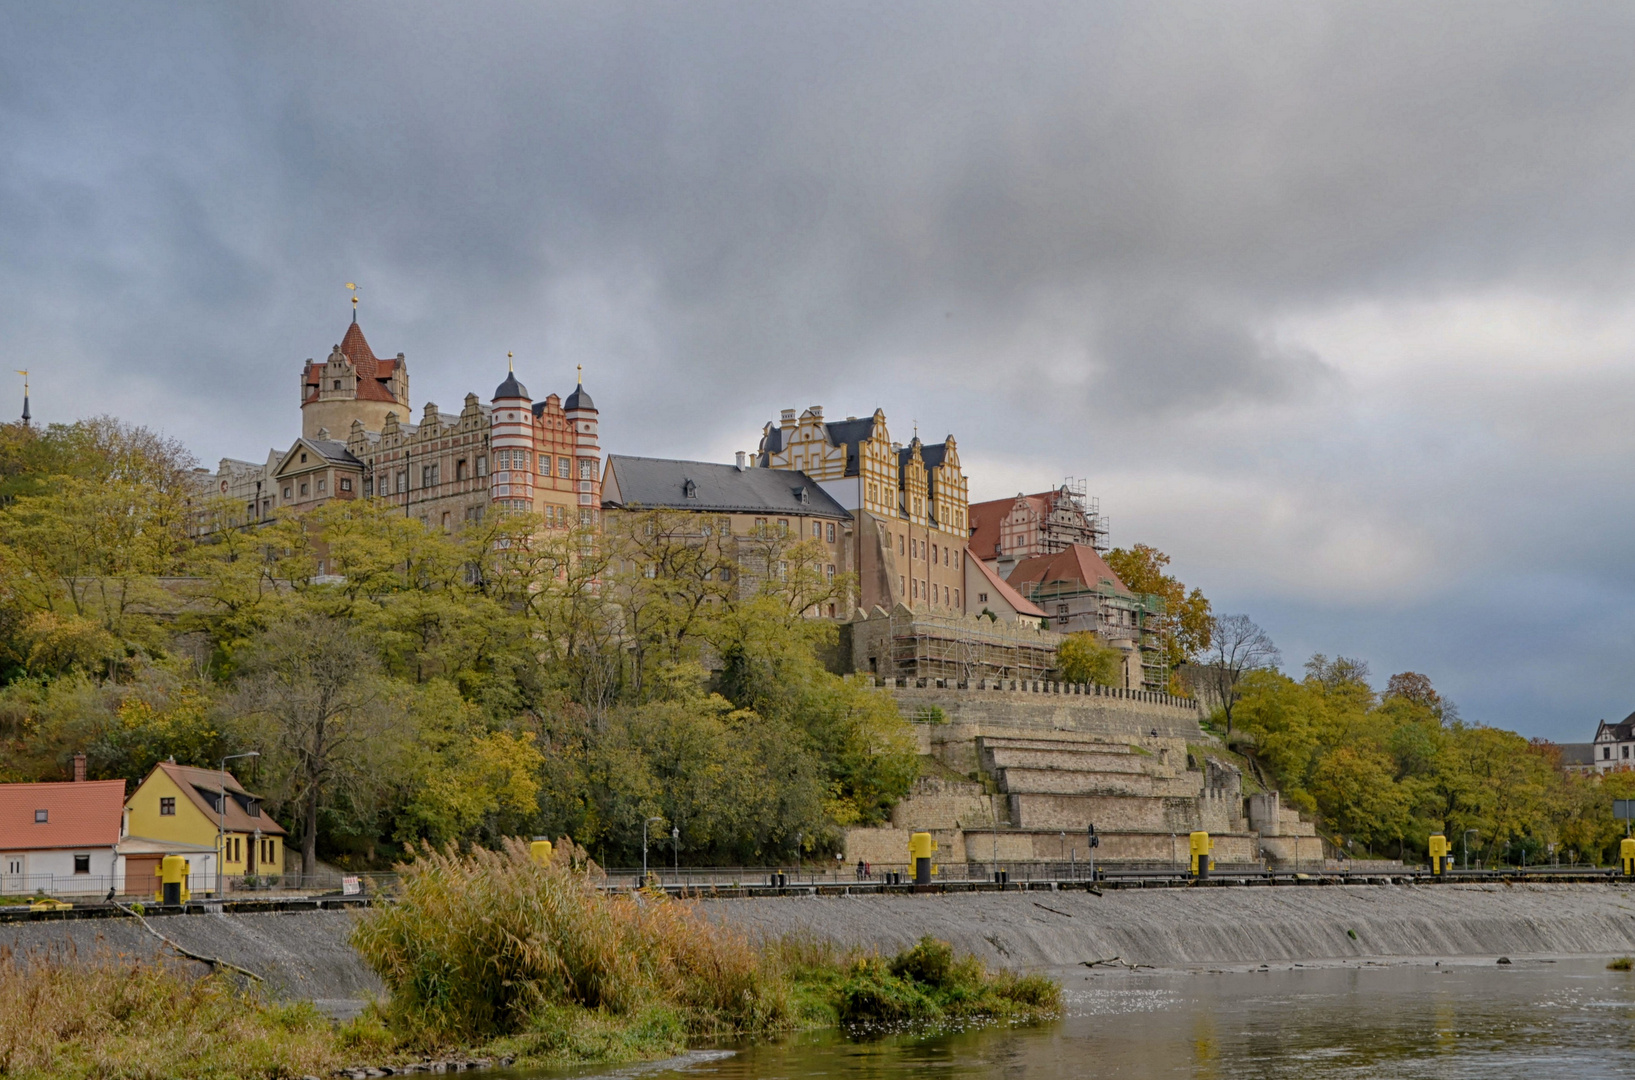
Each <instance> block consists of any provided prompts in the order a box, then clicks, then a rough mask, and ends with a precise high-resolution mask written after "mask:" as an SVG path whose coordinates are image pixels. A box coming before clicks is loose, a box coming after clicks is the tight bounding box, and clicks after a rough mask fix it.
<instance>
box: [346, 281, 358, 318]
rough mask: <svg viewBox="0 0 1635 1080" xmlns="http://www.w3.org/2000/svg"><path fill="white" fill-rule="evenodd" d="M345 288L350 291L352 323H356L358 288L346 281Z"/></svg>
mask: <svg viewBox="0 0 1635 1080" xmlns="http://www.w3.org/2000/svg"><path fill="white" fill-rule="evenodd" d="M346 287H347V288H348V289H351V290H352V321H353V322H357V321H358V287H357V286H356V285H354V284H353V283H352V282H350V281H348V282H347V283H346Z"/></svg>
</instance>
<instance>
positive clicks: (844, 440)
mask: <svg viewBox="0 0 1635 1080" xmlns="http://www.w3.org/2000/svg"><path fill="white" fill-rule="evenodd" d="M754 463H755V465H756V466H757V467H759V468H766V469H785V470H799V471H801V472H804V473H806V474H807V475H808V476H810V477H811V478H812V479H814V480H816V481H817V482H818V484H819V485H820V486H822V488H823V489H824V490H825V491H827V492H828V493H829V494H830V495H831V496H833V497H834V499H835V501H836V502H838V503H839V504H840V505H841V506H843V507H845V508H846V509H847V510H849V511H851V513H852V516H853V519H854V521H855V522H856V535H857V547H856V551H855V563H854V565H853V566H852V567H851V568H850V569H852V570H853V571H854V572H855V573H856V574H857V577H858V589H859V593H860V597H859V600H860V604H861V606H862V608H863V609H864V610H865V611H869V610H872V609H874V608H876V607H879V608H883V609H885V610H887V611H889V610H891V609H893V608H895V607H896V606H897V605H899V604H901V605H903V606H904V607H905V608H907V609H908V610H910V611H926V612H933V613H941V614H959V613H963V612H964V611H965V610H966V609H967V605H966V588H965V567H964V563H965V548H966V540H967V535H966V527H967V505H966V500H967V485H966V479H965V474H964V473H963V472H962V471H961V469H960V464H959V449H958V447H957V446H956V445H955V443H954V437H953V436H952V435H950V436H948V437H947V438H946V439H944V440H943V441H942V442H940V443H932V444H926V443H922V442H921V441H920V439H919V436H917V435H916V436H915V437H914V438H912V439H911V440H910V441H909V443H908V444H907V445H906V446H905V445H903V444H901V443H895V442H893V441H892V440H891V433H890V431H889V430H888V429H887V426H886V415H885V413H884V412H883V411H881V410H879V409H876V410H875V411H874V415H873V416H869V417H863V418H858V417H855V416H849V417H847V418H846V419H845V420H839V421H835V422H832V423H831V422H829V421H826V420H825V419H824V418H823V408H822V407H821V406H818V405H813V406H811V407H810V408H808V409H806V410H805V411H804V412H802V413H800V414H799V415H798V416H797V415H796V412H795V410H794V409H785V410H784V411H783V413H782V415H781V417H780V419H779V422H778V423H777V424H776V425H774V424H771V423H768V424H767V425H766V426H765V428H763V430H762V432H761V441H760V445H759V447H758V448H757V449H756V452H755V456H754Z"/></svg>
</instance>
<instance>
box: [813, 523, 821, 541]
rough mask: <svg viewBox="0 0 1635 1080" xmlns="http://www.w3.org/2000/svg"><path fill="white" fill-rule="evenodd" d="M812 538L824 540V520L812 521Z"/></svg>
mask: <svg viewBox="0 0 1635 1080" xmlns="http://www.w3.org/2000/svg"><path fill="white" fill-rule="evenodd" d="M812 539H813V540H822V539H823V522H821V521H814V522H812Z"/></svg>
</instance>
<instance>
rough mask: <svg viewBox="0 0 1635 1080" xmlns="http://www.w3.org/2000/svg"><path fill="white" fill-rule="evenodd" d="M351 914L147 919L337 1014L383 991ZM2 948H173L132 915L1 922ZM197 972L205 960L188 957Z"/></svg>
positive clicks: (287, 994)
mask: <svg viewBox="0 0 1635 1080" xmlns="http://www.w3.org/2000/svg"><path fill="white" fill-rule="evenodd" d="M356 919H357V915H356V913H354V912H350V911H291V912H268V913H257V914H246V915H224V914H205V915H158V916H155V915H150V916H148V922H149V923H150V924H151V925H152V926H153V928H154V929H155V930H157V931H159V932H160V933H161V934H163V935H165V936H166V937H168V938H170V939H171V940H172V941H174V942H176V943H177V944H178V945H180V946H182V947H183V948H185V949H188V950H191V951H192V952H196V953H199V954H201V955H204V956H211V957H215V958H217V959H220V960H225V961H227V962H228V963H230V964H237V965H238V966H240V967H242V968H246V969H248V970H250V971H253V972H255V973H256V974H257V975H260V976H261V977H262V978H263V979H265V980H266V983H267V989H268V990H269V991H270V992H271V993H273V994H275V995H276V996H278V997H281V998H287V999H306V1000H309V1001H315V1002H317V1003H318V1004H319V1006H320V1007H321V1008H324V1009H325V1010H326V1011H329V1012H332V1013H335V1014H337V1015H349V1014H351V1013H354V1012H356V1011H357V1009H358V1008H360V1007H361V1006H362V1004H363V1002H364V1001H366V1000H367V999H368V998H369V997H371V996H384V995H385V989H384V987H382V986H381V983H380V980H379V979H377V978H376V977H375V975H374V973H373V972H372V971H370V970H369V969H368V968H367V967H365V966H364V963H363V960H362V959H361V958H360V957H359V956H358V954H357V953H356V952H355V951H354V950H353V948H352V946H351V945H349V944H348V943H347V934H348V933H350V931H351V929H352V925H353V923H354V922H355V920H356ZM0 946H9V947H11V948H12V949H15V950H17V951H18V952H34V951H39V950H47V951H53V952H55V953H57V954H58V955H72V956H75V957H77V958H78V959H80V960H81V961H85V960H91V959H95V958H96V957H97V956H98V955H100V954H101V953H102V951H103V950H107V951H109V952H112V953H115V954H123V955H126V956H135V957H143V958H147V957H153V956H158V955H160V954H161V953H163V954H165V955H168V956H171V957H174V956H175V955H176V954H175V953H172V952H170V950H168V949H166V948H165V947H164V945H163V944H161V943H160V942H159V940H158V939H157V938H155V937H153V935H151V934H149V933H148V932H147V931H146V930H144V929H142V925H141V924H140V923H139V922H137V921H136V920H135V919H128V918H115V919H74V920H63V921H48V922H30V923H12V924H8V925H0ZM187 963H188V965H189V966H191V967H195V968H196V969H197V970H198V971H199V972H201V973H202V972H203V971H204V970H205V966H204V965H203V964H193V963H192V962H190V961H189V962H187Z"/></svg>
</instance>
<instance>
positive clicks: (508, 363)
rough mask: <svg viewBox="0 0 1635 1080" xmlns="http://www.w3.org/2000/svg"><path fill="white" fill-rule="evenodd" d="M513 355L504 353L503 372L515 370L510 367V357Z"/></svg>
mask: <svg viewBox="0 0 1635 1080" xmlns="http://www.w3.org/2000/svg"><path fill="white" fill-rule="evenodd" d="M514 355H515V354H514V353H506V354H505V370H506V371H515V370H517V369H516V368H514V367H512V366H511V357H512V356H514Z"/></svg>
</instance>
